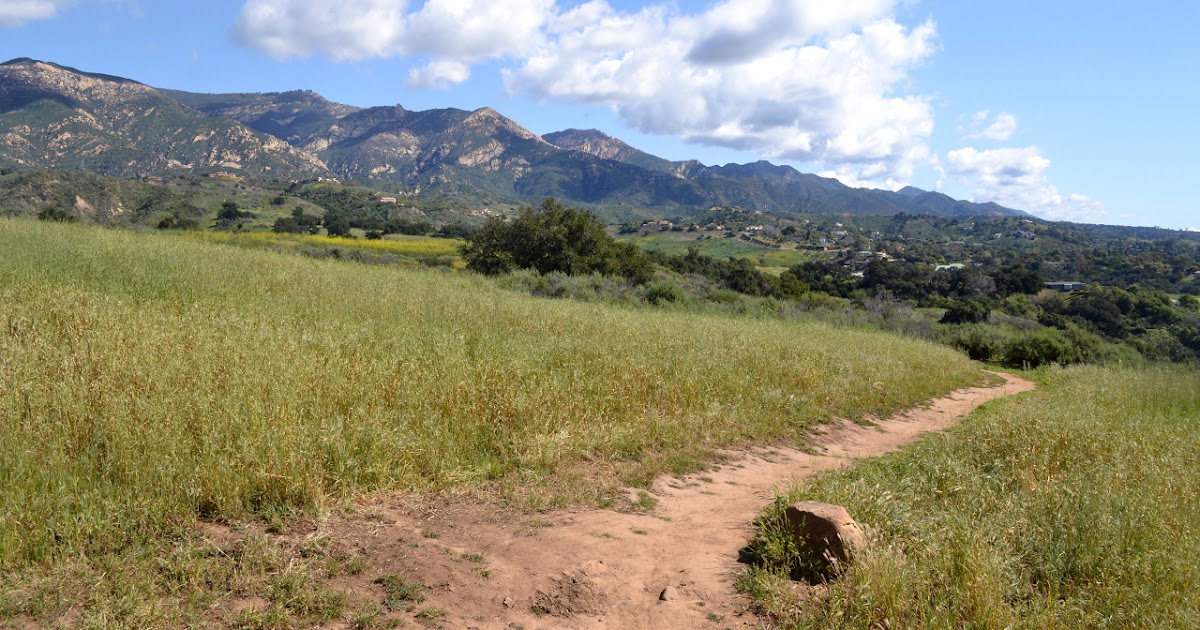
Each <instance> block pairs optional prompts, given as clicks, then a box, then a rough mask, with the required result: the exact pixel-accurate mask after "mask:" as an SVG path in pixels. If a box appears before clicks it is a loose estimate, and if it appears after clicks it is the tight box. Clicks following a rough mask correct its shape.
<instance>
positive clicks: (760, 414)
mask: <svg viewBox="0 0 1200 630" xmlns="http://www.w3.org/2000/svg"><path fill="white" fill-rule="evenodd" d="M979 380H980V375H979V372H978V370H977V369H976V368H974V367H973V366H972V365H971V364H970V363H969V362H968V361H966V359H964V358H963V357H961V356H960V355H958V354H956V353H954V352H952V351H950V350H948V349H945V348H943V347H939V346H936V345H933V344H927V343H922V342H917V341H912V340H907V339H902V338H899V337H893V336H888V335H883V334H875V333H868V332H862V331H853V330H847V329H837V328H833V327H829V326H825V325H819V324H804V323H794V322H781V321H754V320H748V319H738V318H733V317H718V316H702V315H689V314H678V313H670V314H668V313H662V312H656V311H654V310H652V309H621V308H615V307H609V306H604V305H596V304H584V303H575V302H567V301H551V300H539V299H533V298H529V297H526V296H521V295H516V294H513V293H508V292H504V291H502V290H499V289H497V288H495V287H494V286H493V285H492V284H491V283H490V282H489V281H487V280H485V279H482V278H478V277H474V276H471V275H466V274H461V275H460V274H447V273H440V272H436V271H407V270H401V269H394V268H381V267H373V266H366V265H358V264H351V263H346V262H338V261H321V260H311V259H307V258H303V257H298V256H289V255H286V254H279V253H272V252H266V251H255V250H247V249H244V248H236V247H228V246H221V245H216V244H211V243H204V242H195V241H191V240H187V239H184V238H180V237H178V236H170V235H156V234H143V235H139V234H133V233H129V232H123V231H112V230H104V229H101V228H95V227H87V226H75V225H60V224H44V223H39V222H34V221H26V220H6V221H0V416H2V417H3V418H4V422H2V423H0V452H3V453H4V457H3V458H2V459H0V508H2V510H0V512H2V513H3V515H4V516H3V520H0V567H3V568H4V569H5V570H8V571H15V572H17V573H16V575H18V576H19V575H20V574H21V573H22V572H37V571H49V570H50V569H49V567H51V566H52V565H53V564H54V563H56V562H61V561H64V559H67V558H75V559H80V558H83V559H86V558H89V557H95V556H98V555H99V554H114V553H115V554H134V553H147V551H146V549H150V550H153V549H154V548H155V546H156V545H161V544H165V543H163V542H162V541H164V540H169V539H170V537H171V536H175V535H178V534H179V533H180V532H182V531H185V530H187V529H188V528H190V527H192V526H193V524H194V522H195V520H196V519H197V518H199V519H201V520H216V519H228V518H244V517H248V516H251V515H256V516H260V517H263V518H265V519H268V520H270V519H279V518H287V517H290V516H295V515H299V514H312V513H316V512H319V511H321V510H322V509H324V508H328V507H332V506H336V505H338V504H340V503H341V502H342V501H344V500H345V499H348V498H351V497H354V496H357V495H359V494H361V493H364V492H373V491H381V490H401V491H435V490H444V489H462V488H474V489H481V490H485V491H487V492H490V493H493V494H496V495H498V496H507V497H509V498H519V499H520V500H522V501H525V502H527V504H528V505H539V504H551V505H562V504H568V503H585V504H587V503H591V504H604V502H605V501H607V500H609V499H611V497H612V496H613V491H614V490H615V489H616V488H618V487H620V485H621V484H622V483H633V484H645V483H647V482H648V481H649V480H650V479H651V478H652V477H653V476H654V475H655V474H656V473H658V472H661V471H664V470H686V469H689V468H691V467H694V466H695V465H696V464H697V463H699V462H700V461H701V458H702V457H704V456H705V454H706V453H708V452H709V451H710V450H711V449H712V448H714V447H718V446H723V445H729V444H733V443H743V442H747V441H768V442H769V441H776V440H787V439H792V438H795V437H797V436H798V435H799V433H800V431H802V429H804V428H805V427H807V426H810V425H811V424H812V423H815V422H821V421H823V420H826V419H828V418H829V417H831V416H835V415H836V416H848V417H860V416H862V415H865V414H868V413H877V414H884V413H886V412H887V411H889V410H893V409H896V408H901V407H907V406H910V405H913V404H915V403H917V402H919V401H922V400H925V399H928V398H931V397H933V396H936V395H938V394H942V393H945V392H947V391H949V390H951V389H953V388H956V387H960V386H963V385H967V384H972V383H977V382H978V381H979ZM164 536H165V537H167V538H163V537H164ZM149 553H151V555H153V553H152V551H151V552H149ZM38 567H42V568H41V569H39V568H38ZM18 581H19V579H18ZM68 604H69V602H68ZM63 605H67V604H63ZM4 608H5V607H4V606H0V612H3V609H4ZM51 608H53V606H52V607H51ZM26 612H27V613H28V611H26Z"/></svg>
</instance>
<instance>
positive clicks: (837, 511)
mask: <svg viewBox="0 0 1200 630" xmlns="http://www.w3.org/2000/svg"><path fill="white" fill-rule="evenodd" d="M784 519H785V520H786V522H787V524H788V526H789V527H790V528H791V532H792V536H793V537H795V539H796V542H797V543H799V545H800V549H801V550H803V551H804V552H805V555H806V556H808V559H809V561H810V562H812V564H814V565H815V566H813V567H812V568H814V569H816V570H818V571H820V572H822V573H825V572H828V571H830V570H836V568H837V567H839V566H840V565H842V564H844V563H846V562H848V561H849V560H850V559H851V558H852V557H853V556H854V554H856V553H860V552H862V551H863V550H865V549H866V548H867V536H866V534H865V533H864V532H863V529H862V527H861V526H860V525H859V524H858V522H857V521H855V520H854V519H853V518H851V516H850V513H849V512H847V511H846V508H844V507H842V506H840V505H831V504H829V503H818V502H816V501H801V502H800V503H797V504H795V505H792V506H789V507H788V508H787V510H785V511H784Z"/></svg>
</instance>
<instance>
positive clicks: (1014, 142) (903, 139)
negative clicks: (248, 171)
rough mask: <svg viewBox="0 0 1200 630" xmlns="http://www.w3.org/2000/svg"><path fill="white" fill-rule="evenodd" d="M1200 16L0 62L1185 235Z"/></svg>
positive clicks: (233, 43)
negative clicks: (909, 190) (301, 96)
mask: <svg viewBox="0 0 1200 630" xmlns="http://www.w3.org/2000/svg"><path fill="white" fill-rule="evenodd" d="M1198 21H1200V5H1198V4H1195V3H1182V2H1178V1H1173V2H1165V1H1160V0H1148V1H1146V2H1142V3H1138V4H1136V5H1134V4H1132V3H1117V2H1104V1H1099V2H1090V3H1069V2H1045V1H1044V0H1043V1H1040V2H1032V1H1026V0H1007V1H1005V2H997V1H992V0H977V1H972V2H962V1H961V0H960V1H957V2H953V1H950V0H840V1H839V2H829V1H828V0H725V1H723V2H692V1H675V2H664V3H634V2H622V1H616V0H609V1H607V2H606V1H604V0H593V1H591V2H587V3H581V2H575V1H555V0H507V1H505V2H496V1H495V0H425V1H424V2H421V1H413V2H405V1H402V0H401V1H397V0H343V1H341V2H328V1H325V0H214V1H209V2H205V3H191V2H188V3H182V2H156V1H153V0H140V1H138V0H20V1H11V0H0V57H3V58H4V59H8V58H13V57H33V58H37V59H42V60H46V61H54V62H57V63H60V64H64V65H68V66H73V67H77V68H79V69H82V70H88V71H93V72H103V73H108V74H115V75H120V76H124V77H128V78H132V79H136V80H139V81H142V82H144V83H148V84H151V85H155V86H159V87H166V88H175V89H183V90H191V91H198V92H237V91H282V90H290V89H311V90H314V91H317V92H319V93H321V94H323V95H324V96H326V97H327V98H330V99H331V100H335V101H339V102H344V103H349V104H353V105H359V106H371V105H392V104H397V103H399V104H401V105H403V106H404V107H406V108H408V109H428V108H434V107H459V108H464V109H475V108H478V107H483V106H491V107H495V108H496V109H497V110H499V111H500V112H501V113H503V114H505V115H507V116H509V117H510V118H513V119H514V120H516V121H517V122H518V123H520V124H522V125H524V126H526V127H528V128H529V129H531V130H533V131H535V132H537V133H547V132H550V131H556V130H560V129H565V128H569V127H576V128H597V129H600V130H602V131H605V132H607V133H609V134H611V135H613V136H616V137H619V138H621V139H623V140H625V141H626V142H629V143H630V144H632V145H634V146H637V147H639V148H641V149H643V150H646V151H649V152H651V153H655V154H657V155H661V156H663V157H666V158H670V159H688V158H695V159H699V160H701V161H702V162H705V163H707V164H713V163H722V164H723V163H727V162H747V161H753V160H757V159H769V160H771V161H773V162H776V163H786V164H791V165H793V166H796V167H797V168H799V169H801V170H803V171H806V172H815V173H821V174H825V175H830V176H836V177H838V178H839V179H842V181H845V182H847V183H850V184H853V185H864V186H872V187H880V188H897V187H899V186H902V185H906V184H912V185H915V186H918V187H920V188H924V189H929V190H941V191H943V192H945V193H947V194H950V195H952V196H955V197H959V198H970V199H974V200H977V201H997V202H999V203H1003V204H1004V205H1008V206H1011V207H1016V208H1020V209H1023V210H1027V211H1030V212H1032V213H1034V214H1036V215H1038V216H1042V217H1045V218H1050V219H1067V220H1075V221H1083V222H1095V223H1115V224H1128V225H1157V226H1161V227H1169V228H1178V229H1185V228H1200V204H1198V203H1197V202H1196V201H1195V196H1194V195H1192V194H1190V192H1191V191H1190V190H1188V188H1190V186H1185V184H1186V183H1187V182H1190V181H1193V172H1194V170H1195V168H1196V166H1197V160H1196V159H1195V157H1193V156H1194V152H1195V149H1194V148H1195V147H1196V146H1197V145H1200V123H1198V122H1197V121H1196V113H1195V112H1196V103H1197V100H1198V98H1197V97H1198V96H1200V87H1198V82H1197V80H1196V77H1198V76H1200V38H1196V37H1195V36H1194V34H1193V33H1192V32H1191V29H1192V28H1193V27H1194V25H1195V24H1196V23H1197V22H1198Z"/></svg>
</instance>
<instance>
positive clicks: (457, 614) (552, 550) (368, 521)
mask: <svg viewBox="0 0 1200 630" xmlns="http://www.w3.org/2000/svg"><path fill="white" fill-rule="evenodd" d="M999 376H1001V377H1002V378H1003V379H1004V381H1005V382H1004V384H1002V385H999V386H996V387H980V388H971V389H962V390H958V391H955V392H953V393H952V394H950V395H949V396H946V397H944V398H939V399H936V400H934V401H931V402H930V403H929V404H928V405H927V406H924V407H921V408H918V409H914V410H911V411H908V412H906V413H901V414H898V415H896V416H893V417H891V418H889V419H887V420H883V421H879V422H878V425H877V426H872V427H863V426H860V425H857V424H854V423H850V422H840V423H837V424H835V425H832V426H829V425H827V426H824V427H822V428H821V432H820V434H819V435H815V436H814V437H813V439H812V440H811V444H812V445H813V447H814V448H815V450H816V451H817V452H819V453H820V454H810V453H805V452H802V451H800V450H798V449H792V448H770V449H756V450H752V451H737V452H732V453H727V455H729V459H728V460H727V463H726V464H723V465H721V466H720V467H718V468H717V469H715V470H709V471H706V472H704V473H700V474H696V475H691V476H688V477H684V478H669V479H659V480H658V481H657V482H656V483H655V484H654V487H653V489H652V494H653V496H654V497H655V498H656V499H657V500H658V504H657V507H656V508H655V510H654V513H653V514H629V513H622V512H615V511H606V510H584V511H563V512H559V513H554V514H551V515H539V516H538V517H537V518H536V519H535V518H532V517H530V516H529V515H519V514H518V515H514V514H512V513H506V512H497V511H496V510H495V509H494V508H489V507H484V506H479V505H477V504H470V503H467V502H455V501H452V500H448V501H445V502H442V503H439V504H438V505H428V504H423V505H419V506H414V505H411V504H403V503H401V501H402V499H396V500H394V502H392V503H388V502H384V503H381V504H377V505H376V506H375V507H373V508H370V509H368V510H367V511H366V513H365V515H359V516H355V517H353V518H350V519H331V520H330V521H328V522H326V523H324V524H323V525H322V526H321V528H320V535H328V536H330V537H331V539H334V540H338V541H339V542H340V543H341V544H343V545H345V546H346V547H347V548H349V549H352V550H354V551H355V552H356V553H360V554H364V555H365V556H366V557H367V558H368V559H369V561H370V563H371V570H370V571H368V573H369V574H370V575H367V574H364V575H362V576H359V577H356V578H343V580H342V581H341V582H338V581H335V582H334V583H333V584H332V586H334V587H340V588H347V589H349V590H350V591H351V593H352V595H354V597H355V599H358V598H360V597H361V598H363V599H364V600H369V599H372V598H373V599H374V601H375V602H376V603H378V602H379V601H381V597H382V591H381V588H380V587H378V586H373V585H372V584H371V583H370V582H371V579H372V578H373V577H374V576H376V575H379V574H383V573H388V572H395V573H399V574H403V575H406V576H408V577H410V578H412V579H415V580H419V581H421V582H422V583H423V584H425V585H426V586H427V589H426V591H425V595H426V597H427V600H426V601H425V602H422V603H421V604H420V605H418V606H417V609H416V610H417V611H419V610H421V609H424V608H426V607H436V608H439V609H442V612H443V614H442V616H440V617H439V618H437V619H436V620H434V621H432V622H427V623H432V624H433V625H435V626H440V627H446V628H480V629H491V628H503V629H505V630H518V629H526V630H533V629H535V628H579V629H584V628H621V629H632V630H638V629H651V628H654V629H659V628H679V629H686V628H704V629H720V628H747V627H758V626H759V625H760V620H759V619H758V618H757V617H755V616H754V615H753V614H751V613H749V612H747V606H748V601H747V600H746V599H745V598H744V597H742V596H740V595H738V594H737V593H736V592H735V590H734V587H733V582H734V579H735V578H736V576H737V575H738V573H739V571H740V569H741V567H740V565H738V563H737V556H738V550H739V549H740V548H741V547H742V546H744V545H745V543H746V541H747V539H748V538H749V536H750V535H751V529H750V524H751V521H752V520H753V518H754V516H755V515H756V514H757V512H758V511H759V510H760V509H762V508H763V507H764V506H765V505H767V504H768V503H769V502H770V501H771V500H772V498H773V496H774V491H775V490H776V489H777V488H780V487H786V486H788V485H789V484H793V483H795V482H797V481H799V480H803V479H805V478H808V477H810V476H812V475H813V474H815V473H817V472H819V471H823V470H829V469H834V468H840V467H845V466H849V465H852V464H853V461H854V459H855V458H862V457H871V456H876V455H881V454H884V453H888V452H890V451H893V450H896V449H898V448H900V447H901V446H904V445H906V444H909V443H911V442H913V441H914V440H915V439H917V438H918V437H919V436H920V435H921V434H923V433H926V432H929V431H937V430H940V429H944V428H946V427H947V426H949V425H951V424H953V423H954V422H956V421H957V420H959V419H961V418H963V417H964V416H966V415H967V414H968V413H970V412H971V411H972V410H974V409H975V408H976V407H978V406H979V405H980V404H982V403H984V402H986V401H988V400H991V399H994V398H998V397H1002V396H1009V395H1013V394H1017V393H1020V392H1024V391H1029V390H1031V389H1033V388H1034V385H1033V383H1031V382H1029V381H1026V380H1024V379H1021V378H1017V377H1015V376H1011V375H1007V374H1000V375H999ZM476 554H478V555H476ZM668 587H669V589H668ZM664 590H668V594H667V596H666V597H665V598H663V597H661V596H662V594H663V591H664ZM397 614H399V613H397ZM413 614H414V612H412V611H410V612H408V613H405V616H407V618H408V620H411V619H412V617H413Z"/></svg>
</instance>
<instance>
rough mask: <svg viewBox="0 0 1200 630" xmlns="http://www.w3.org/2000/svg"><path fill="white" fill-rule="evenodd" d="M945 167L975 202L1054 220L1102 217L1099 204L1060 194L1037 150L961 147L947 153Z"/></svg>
mask: <svg viewBox="0 0 1200 630" xmlns="http://www.w3.org/2000/svg"><path fill="white" fill-rule="evenodd" d="M945 166H946V169H947V171H948V172H949V173H950V174H952V175H955V176H958V177H959V178H960V181H962V182H964V183H967V184H972V185H974V186H975V194H974V199H975V200H976V201H995V202H996V203H999V204H1001V205H1004V206H1008V207H1010V208H1016V209H1018V210H1025V211H1027V212H1031V213H1034V214H1037V215H1039V216H1043V217H1046V218H1049V219H1056V220H1067V221H1089V220H1096V219H1098V218H1100V217H1102V216H1104V214H1105V207H1104V204H1103V203H1102V202H1100V201H1097V200H1095V199H1091V198H1089V197H1088V196H1086V195H1081V194H1066V195H1064V194H1062V193H1061V192H1059V190H1058V187H1057V186H1055V185H1054V184H1052V183H1051V182H1050V180H1049V178H1048V177H1047V176H1046V173H1045V171H1046V169H1047V168H1049V167H1050V160H1048V159H1046V158H1045V157H1043V156H1042V154H1041V151H1040V150H1038V148H1037V147H1020V148H1016V147H1011V148H1002V149H989V150H985V151H980V150H977V149H975V148H974V147H964V148H961V149H957V150H954V151H951V152H950V153H948V154H947V155H946V161H945Z"/></svg>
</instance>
